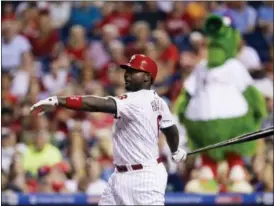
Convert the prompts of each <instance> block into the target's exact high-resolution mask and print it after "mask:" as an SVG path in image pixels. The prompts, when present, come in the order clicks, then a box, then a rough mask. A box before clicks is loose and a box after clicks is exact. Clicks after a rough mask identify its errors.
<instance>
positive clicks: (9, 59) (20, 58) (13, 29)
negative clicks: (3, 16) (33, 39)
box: [1, 20, 32, 73]
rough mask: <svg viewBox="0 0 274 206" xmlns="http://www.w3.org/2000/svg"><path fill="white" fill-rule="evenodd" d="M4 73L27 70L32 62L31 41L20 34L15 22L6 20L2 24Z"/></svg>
mask: <svg viewBox="0 0 274 206" xmlns="http://www.w3.org/2000/svg"><path fill="white" fill-rule="evenodd" d="M2 34H3V38H2V65H1V66H2V71H5V72H10V73H13V72H15V71H17V70H18V69H20V68H21V67H23V68H26V67H28V66H29V64H30V63H31V61H32V58H31V54H30V50H31V45H30V43H29V41H28V40H27V39H26V38H25V37H23V36H21V35H20V34H18V24H17V22H16V21H15V20H5V21H4V22H3V24H2Z"/></svg>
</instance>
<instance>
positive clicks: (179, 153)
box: [172, 148, 187, 163]
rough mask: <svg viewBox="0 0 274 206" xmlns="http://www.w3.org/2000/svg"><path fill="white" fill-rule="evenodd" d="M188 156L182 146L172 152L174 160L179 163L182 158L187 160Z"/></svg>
mask: <svg viewBox="0 0 274 206" xmlns="http://www.w3.org/2000/svg"><path fill="white" fill-rule="evenodd" d="M186 158H187V152H186V151H185V150H183V149H181V148H178V150H177V151H176V152H174V153H173V154H172V160H173V161H174V162H175V163H179V162H180V161H182V160H186Z"/></svg>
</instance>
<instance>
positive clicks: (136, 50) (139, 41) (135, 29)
mask: <svg viewBox="0 0 274 206" xmlns="http://www.w3.org/2000/svg"><path fill="white" fill-rule="evenodd" d="M132 35H133V36H134V37H135V41H133V42H132V43H129V44H128V45H127V48H126V56H127V58H130V57H131V56H132V55H133V54H142V53H144V52H145V50H146V46H147V44H148V43H149V42H150V41H151V30H150V27H149V24H148V23H147V22H145V21H136V22H135V23H134V24H133V25H132Z"/></svg>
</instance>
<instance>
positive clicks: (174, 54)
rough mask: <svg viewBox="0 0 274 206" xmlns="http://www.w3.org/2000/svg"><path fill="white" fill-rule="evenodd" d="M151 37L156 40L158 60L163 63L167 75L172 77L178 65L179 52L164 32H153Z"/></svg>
mask: <svg viewBox="0 0 274 206" xmlns="http://www.w3.org/2000/svg"><path fill="white" fill-rule="evenodd" d="M153 37H154V38H155V40H156V49H157V51H158V52H159V60H160V61H162V62H164V67H165V68H166V70H167V72H168V75H172V74H173V73H174V72H175V70H176V66H177V64H178V60H179V52H178V49H177V48H176V46H175V45H174V44H172V42H171V40H170V38H169V36H168V34H167V33H166V31H164V30H155V31H154V32H153Z"/></svg>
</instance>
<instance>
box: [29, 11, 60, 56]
mask: <svg viewBox="0 0 274 206" xmlns="http://www.w3.org/2000/svg"><path fill="white" fill-rule="evenodd" d="M28 39H29V41H30V43H31V45H32V52H33V54H34V56H35V57H36V58H49V57H52V56H53V55H54V52H56V50H57V49H58V43H59V40H60V38H59V34H58V32H57V30H55V29H54V28H53V27H52V21H51V19H50V16H49V15H48V14H47V13H45V14H40V17H39V25H38V29H37V31H36V32H35V33H34V34H31V35H30V36H28Z"/></svg>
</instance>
